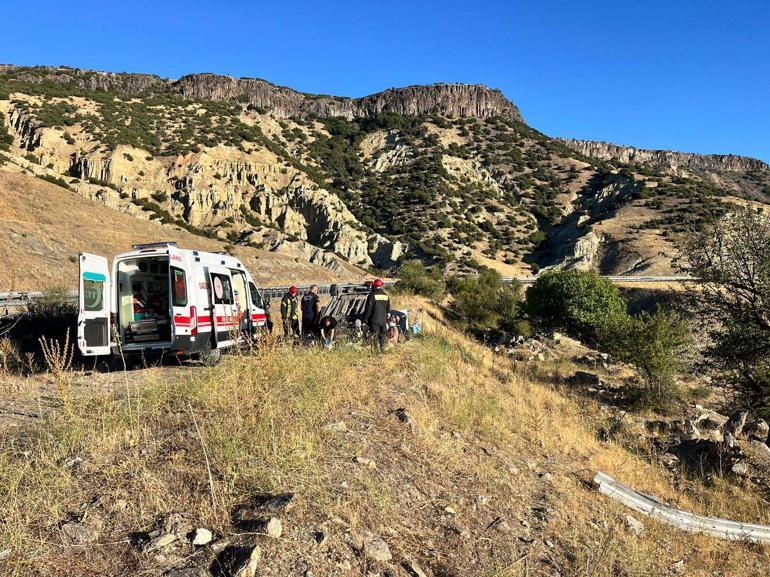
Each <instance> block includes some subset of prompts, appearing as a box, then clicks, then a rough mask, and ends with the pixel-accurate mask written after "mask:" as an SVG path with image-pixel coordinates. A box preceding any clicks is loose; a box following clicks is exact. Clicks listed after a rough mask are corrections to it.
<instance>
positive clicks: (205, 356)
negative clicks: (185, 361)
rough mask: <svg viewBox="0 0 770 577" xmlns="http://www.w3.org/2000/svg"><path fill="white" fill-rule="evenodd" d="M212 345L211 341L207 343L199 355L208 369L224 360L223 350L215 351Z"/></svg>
mask: <svg viewBox="0 0 770 577" xmlns="http://www.w3.org/2000/svg"><path fill="white" fill-rule="evenodd" d="M212 345H213V343H212V342H211V341H207V342H206V344H205V345H204V346H203V350H202V351H201V352H200V354H199V355H198V358H199V359H200V360H201V362H202V363H203V364H204V365H206V366H207V367H213V366H214V365H216V364H217V363H218V362H219V361H220V360H221V359H222V349H215V348H214V347H213V346H212Z"/></svg>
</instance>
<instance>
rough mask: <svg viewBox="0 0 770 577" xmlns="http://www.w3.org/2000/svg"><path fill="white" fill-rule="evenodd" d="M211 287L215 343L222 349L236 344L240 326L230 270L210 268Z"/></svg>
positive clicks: (218, 267)
mask: <svg viewBox="0 0 770 577" xmlns="http://www.w3.org/2000/svg"><path fill="white" fill-rule="evenodd" d="M209 286H210V287H211V289H210V293H209V294H210V296H211V317H212V318H211V320H212V325H213V331H212V332H213V335H214V343H215V344H216V348H218V349H221V348H224V347H229V346H232V345H234V344H235V339H236V338H237V335H238V331H239V326H238V320H239V319H238V312H237V310H236V304H235V295H234V292H233V280H232V277H231V276H230V269H228V268H226V267H224V266H218V265H210V266H209Z"/></svg>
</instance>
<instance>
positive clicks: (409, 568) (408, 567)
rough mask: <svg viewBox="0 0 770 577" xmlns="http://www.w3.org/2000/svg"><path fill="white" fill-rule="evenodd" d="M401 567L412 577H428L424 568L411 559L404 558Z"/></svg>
mask: <svg viewBox="0 0 770 577" xmlns="http://www.w3.org/2000/svg"><path fill="white" fill-rule="evenodd" d="M401 566H402V567H403V568H404V570H405V571H406V572H407V573H409V575H410V577H428V576H427V575H426V574H425V571H423V570H422V568H421V567H420V566H419V565H418V564H417V563H416V562H415V561H414V560H413V559H410V558H409V557H405V558H404V560H403V561H402V562H401Z"/></svg>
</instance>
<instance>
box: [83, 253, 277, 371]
mask: <svg viewBox="0 0 770 577" xmlns="http://www.w3.org/2000/svg"><path fill="white" fill-rule="evenodd" d="M133 249H134V250H133V251H132V252H126V253H123V254H119V255H117V256H116V257H115V258H114V259H113V261H112V266H110V264H109V263H108V261H107V259H106V258H105V257H103V256H98V255H94V254H88V253H82V254H80V256H79V264H80V267H79V269H80V270H79V286H78V305H79V309H78V326H77V343H78V348H79V349H80V352H81V353H82V354H83V356H86V357H89V356H97V355H112V357H113V358H117V357H118V356H124V357H131V356H134V355H139V354H143V355H156V354H166V353H168V354H174V355H177V356H179V357H186V358H198V359H201V360H203V361H204V362H206V363H216V362H217V361H218V360H219V358H220V356H221V354H222V351H223V350H224V349H227V348H229V347H233V346H236V345H237V344H239V342H242V341H243V340H244V339H246V338H256V336H257V334H258V333H259V331H260V329H261V327H263V326H264V325H265V323H266V315H265V306H264V303H263V300H262V294H261V293H260V291H259V290H258V289H257V286H256V284H255V283H254V280H253V279H252V277H251V275H250V274H249V271H248V270H246V267H244V266H243V263H242V262H241V261H240V260H238V259H237V258H235V257H233V256H230V255H227V254H219V253H211V252H203V251H198V250H187V249H180V248H177V246H176V243H173V242H160V243H149V244H137V245H133Z"/></svg>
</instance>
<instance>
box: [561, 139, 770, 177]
mask: <svg viewBox="0 0 770 577" xmlns="http://www.w3.org/2000/svg"><path fill="white" fill-rule="evenodd" d="M559 140H561V142H563V143H564V144H566V145H567V146H569V147H570V148H572V149H574V150H577V151H578V152H580V153H581V154H585V155H586V156H592V157H594V158H598V159H599V160H617V161H619V162H622V163H624V164H647V165H650V166H654V167H657V168H665V169H670V170H676V169H677V168H686V169H690V170H697V171H712V170H723V171H729V172H746V171H755V170H756V171H770V166H768V165H767V163H765V162H762V161H761V160H758V159H756V158H752V157H749V156H738V155H735V154H697V153H693V152H676V151H672V150H649V149H644V148H637V147H635V146H623V145H619V144H611V143H609V142H602V141H596V140H579V139H574V138H560V139H559Z"/></svg>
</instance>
